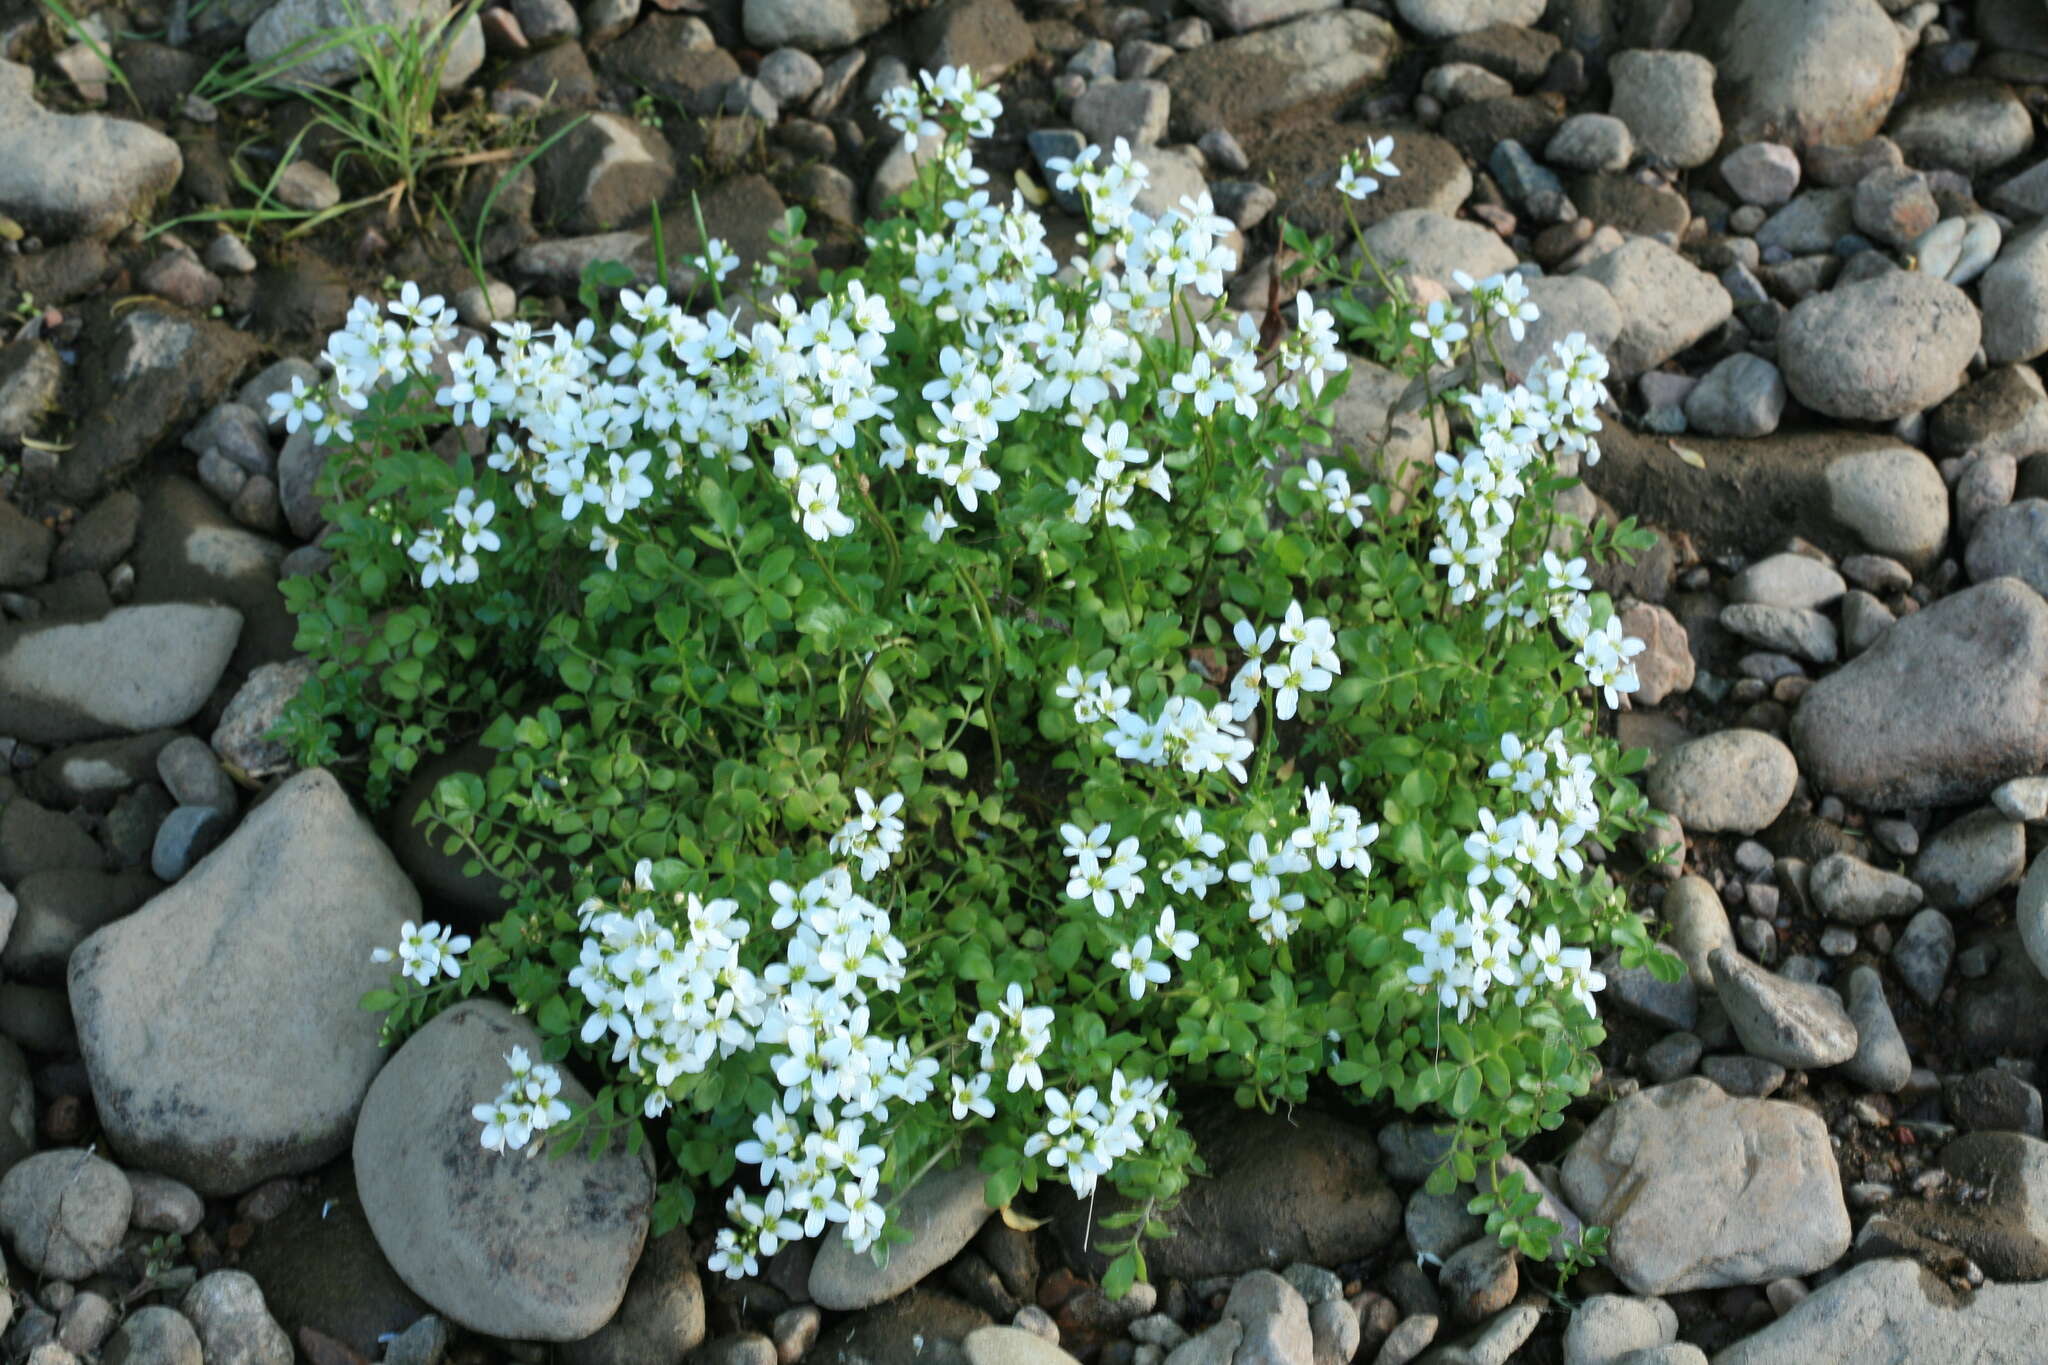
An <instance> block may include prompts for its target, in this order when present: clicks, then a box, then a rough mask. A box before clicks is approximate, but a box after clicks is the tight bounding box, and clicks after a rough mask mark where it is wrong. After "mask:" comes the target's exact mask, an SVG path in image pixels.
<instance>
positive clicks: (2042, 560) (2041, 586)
mask: <svg viewBox="0 0 2048 1365" xmlns="http://www.w3.org/2000/svg"><path fill="white" fill-rule="evenodd" d="M1957 492H1958V495H1959V496H1960V493H1961V486H1960V484H1959V485H1958V489H1957ZM1963 564H1964V567H1966V568H1967V569H1968V570H1969V571H1970V577H1971V578H1973V579H1975V580H1976V581H1977V582H1979V583H1984V582H1988V581H1990V580H1991V579H1994V578H2003V577H2008V576H2009V577H2012V578H2017V579H2019V580H2021V581H2022V582H2024V583H2026V584H2027V585H2028V586H2029V587H2031V588H2032V589H2033V590H2034V591H2035V592H2042V591H2044V590H2048V499H2042V498H2021V499H2020V500H2019V501H2018V502H2012V503H2007V504H2006V505H2005V506H2003V507H1995V508H1992V509H1991V510H1989V511H1987V512H1985V513H1984V514H1983V516H1982V518H1981V520H1980V521H1979V522H1978V524H1977V527H1976V529H1975V531H1974V533H1973V534H1972V535H1971V536H1970V543H1969V545H1968V546H1967V547H1965V549H1964V551H1963Z"/></svg>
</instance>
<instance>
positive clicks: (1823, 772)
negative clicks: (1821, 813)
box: [1791, 578, 2048, 810]
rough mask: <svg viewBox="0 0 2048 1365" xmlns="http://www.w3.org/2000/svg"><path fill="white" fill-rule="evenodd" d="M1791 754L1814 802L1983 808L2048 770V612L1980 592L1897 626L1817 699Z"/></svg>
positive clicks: (2025, 593)
mask: <svg viewBox="0 0 2048 1365" xmlns="http://www.w3.org/2000/svg"><path fill="white" fill-rule="evenodd" d="M1791 738H1792V746H1793V749H1794V750H1795V751H1796V752H1797V753H1798V755H1799V765H1800V767H1801V768H1802V769H1803V770H1804V771H1805V773H1806V777H1807V780H1808V781H1809V782H1810V783H1812V785H1813V786H1814V788H1815V789H1816V790H1817V791H1822V792H1832V793H1835V794H1836V795H1839V796H1841V797H1842V798H1843V799H1845V800H1847V801H1851V802H1853V803H1855V804H1857V805H1860V806H1865V807H1869V808H1872V809H1876V810H1903V809H1907V808H1910V807H1915V806H1937V805H1951V804H1956V803H1959V802H1965V801H1974V800H1980V799H1982V798H1983V797H1984V796H1986V795H1988V794H1989V793H1990V791H1991V790H1992V788H1994V787H1996V786H1997V785H1998V784H1999V783H2001V782H2003V781H2005V780H2006V779H2007V778H2010V777H2017V776H2024V775H2028V774H2032V773H2035V772H2039V771H2040V770H2041V769H2042V768H2043V767H2044V766H2048V602H2043V601H2042V599H2041V596H2040V594H2039V593H2037V592H2035V591H2034V590H2033V589H2032V588H2029V587H2027V586H2026V585H2025V584H2024V583H2021V582H2020V581H2019V580H2018V579H2013V578H1999V579H1993V580H1992V581H1991V582H1989V583H1980V584H1978V585H1976V586H1975V587H1971V588H1966V589H1964V590H1963V591H1961V592H1958V593H1955V594H1953V595H1951V596H1949V597H1945V598H1942V599H1940V600H1938V601H1936V602H1935V603H1934V604H1933V605H1932V606H1930V607H1928V608H1927V609H1925V610H1924V611H1920V612H1916V613H1914V614H1913V615H1912V616H1910V617H1907V618H1906V619H1904V620H1902V621H1900V622H1899V623H1898V624H1897V625H1895V626H1893V627H1891V628H1890V629H1889V630H1887V631H1885V633H1884V634H1883V635H1881V636H1880V637H1878V640H1877V643H1875V644H1874V645H1872V646H1871V647H1870V648H1869V649H1867V650H1865V651H1864V652H1863V653H1862V654H1860V655H1858V656H1857V657H1856V658H1854V659H1852V660H1850V661H1849V662H1848V663H1847V664H1844V665H1843V666H1842V667H1841V668H1839V669H1837V670H1836V671H1835V672H1833V673H1831V674H1829V675H1828V676H1827V677H1825V678H1823V679H1821V680H1820V681H1819V682H1818V683H1816V684H1815V685H1814V686H1813V687H1812V689H1811V690H1809V691H1808V692H1807V693H1806V695H1805V697H1803V698H1802V699H1801V701H1800V703H1799V708H1798V710H1797V711H1795V712H1794V713H1793V716H1792V730H1791Z"/></svg>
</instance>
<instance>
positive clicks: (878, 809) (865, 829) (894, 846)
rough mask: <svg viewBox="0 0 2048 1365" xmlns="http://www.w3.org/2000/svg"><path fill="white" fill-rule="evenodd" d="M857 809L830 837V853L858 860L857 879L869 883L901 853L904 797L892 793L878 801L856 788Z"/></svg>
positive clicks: (854, 791)
mask: <svg viewBox="0 0 2048 1365" xmlns="http://www.w3.org/2000/svg"><path fill="white" fill-rule="evenodd" d="M853 799H854V803H855V805H856V807H857V809H856V810H855V811H854V813H853V815H852V817H851V818H849V819H848V820H847V822H846V823H845V824H844V825H842V826H841V827H840V830H839V832H838V833H837V834H835V835H833V836H832V842H831V844H830V845H829V847H830V849H831V851H832V853H833V855H834V856H836V857H841V858H858V859H860V879H861V880H862V881H864V882H871V881H873V880H874V879H875V878H877V877H879V876H881V875H882V873H883V872H885V871H887V870H888V867H889V860H890V859H892V858H894V857H895V856H896V855H897V854H898V853H900V852H902V851H903V818H902V817H901V816H900V815H898V814H897V812H898V811H900V810H902V809H903V793H902V792H891V793H889V794H888V795H887V796H885V797H883V798H882V799H881V800H880V801H877V800H875V798H874V797H872V796H870V795H868V790H867V788H866V787H855V788H854V789H853Z"/></svg>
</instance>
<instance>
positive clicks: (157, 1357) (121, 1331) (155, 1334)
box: [103, 1304, 402, 1365]
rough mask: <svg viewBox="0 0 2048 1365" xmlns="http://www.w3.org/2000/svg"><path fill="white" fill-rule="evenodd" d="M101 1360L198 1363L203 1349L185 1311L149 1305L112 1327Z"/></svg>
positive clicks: (130, 1364) (131, 1364)
mask: <svg viewBox="0 0 2048 1365" xmlns="http://www.w3.org/2000/svg"><path fill="white" fill-rule="evenodd" d="M103 1359H105V1360H109V1361H114V1360H118V1361H123V1362H125V1363H126V1365H201V1361H202V1359H203V1351H202V1348H201V1347H200V1344H199V1333H198V1332H196V1331H194V1330H193V1327H192V1323H191V1321H190V1320H189V1319H187V1318H186V1317H185V1315H184V1314H182V1313H180V1312H179V1311H178V1310H177V1309H175V1308H166V1307H164V1306H162V1305H161V1304H151V1305H148V1306H147V1307H143V1308H138V1309H136V1310H135V1311H134V1312H132V1313H130V1314H129V1315H128V1316H127V1317H126V1318H125V1319H123V1320H122V1322H121V1325H120V1326H118V1327H116V1328H115V1329H114V1334H113V1336H111V1337H110V1338H108V1340H107V1347H106V1354H105V1355H104V1357H103ZM384 1359H385V1361H386V1362H387V1365H389V1363H390V1362H394V1361H396V1359H397V1358H396V1357H395V1356H394V1355H392V1354H390V1353H388V1352H387V1353H386V1355H385V1357H384ZM400 1365H402V1362H401V1363H400Z"/></svg>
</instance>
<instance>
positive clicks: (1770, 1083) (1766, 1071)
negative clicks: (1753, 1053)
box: [1700, 1055, 1785, 1100]
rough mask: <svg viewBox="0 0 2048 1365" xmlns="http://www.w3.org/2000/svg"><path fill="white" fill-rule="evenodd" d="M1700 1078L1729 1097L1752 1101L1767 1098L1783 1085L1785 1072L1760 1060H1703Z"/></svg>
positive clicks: (1733, 1057)
mask: <svg viewBox="0 0 2048 1365" xmlns="http://www.w3.org/2000/svg"><path fill="white" fill-rule="evenodd" d="M1700 1074H1701V1075H1702V1076H1705V1077H1706V1078H1707V1079H1708V1080H1710V1081H1712V1082H1713V1083H1714V1084H1715V1085H1718V1086H1720V1087H1721V1088H1722V1089H1723V1090H1725V1091H1727V1092H1728V1093H1729V1094H1731V1095H1739V1096H1742V1097H1745V1098H1748V1099H1755V1100H1760V1099H1765V1098H1768V1097H1769V1096H1771V1095H1773V1094H1775V1093H1776V1092H1777V1089H1778V1087H1779V1086H1781V1085H1783V1084H1784V1083H1785V1068H1784V1067H1782V1066H1779V1065H1778V1064H1777V1063H1776V1062H1772V1061H1766V1060H1765V1059H1764V1058H1762V1057H1744V1056H1740V1055H1734V1056H1713V1057H1705V1058H1702V1059H1701V1061H1700Z"/></svg>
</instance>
